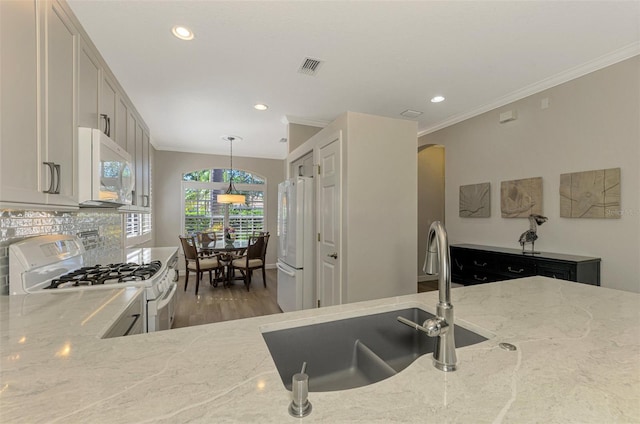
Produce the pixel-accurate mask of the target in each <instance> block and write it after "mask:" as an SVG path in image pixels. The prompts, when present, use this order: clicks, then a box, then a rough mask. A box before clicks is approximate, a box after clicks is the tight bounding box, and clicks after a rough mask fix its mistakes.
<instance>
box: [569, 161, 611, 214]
mask: <svg viewBox="0 0 640 424" xmlns="http://www.w3.org/2000/svg"><path fill="white" fill-rule="evenodd" d="M620 215H621V209H620V168H611V169H599V170H596V171H584V172H574V173H571V174H562V175H560V216H561V217H563V218H620Z"/></svg>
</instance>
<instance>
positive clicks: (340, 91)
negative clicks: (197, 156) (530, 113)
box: [68, 0, 640, 159]
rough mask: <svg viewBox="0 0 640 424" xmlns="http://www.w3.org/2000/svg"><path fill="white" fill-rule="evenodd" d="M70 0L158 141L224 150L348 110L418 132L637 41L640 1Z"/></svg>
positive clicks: (264, 148)
mask: <svg viewBox="0 0 640 424" xmlns="http://www.w3.org/2000/svg"><path fill="white" fill-rule="evenodd" d="M68 2H69V4H70V5H71V7H72V9H73V11H74V12H75V13H76V15H77V17H78V18H79V20H80V22H81V23H82V25H83V26H84V28H85V30H86V31H87V33H88V34H89V36H90V37H91V39H92V40H93V42H94V43H95V45H96V46H97V47H98V49H99V50H100V52H101V53H102V55H103V57H104V58H105V60H106V61H107V63H109V66H110V67H111V69H112V71H113V72H114V74H115V75H116V77H117V78H118V80H119V81H120V83H121V84H122V86H123V87H124V89H125V90H126V92H127V94H128V95H129V96H130V98H131V100H132V101H133V102H134V104H135V105H136V107H137V108H138V111H139V112H140V113H141V115H142V117H143V118H144V120H145V121H146V123H147V124H148V126H149V128H150V131H151V135H152V142H153V144H154V146H155V147H156V148H158V149H163V150H177V151H191V152H204V153H213V154H225V155H226V154H228V143H227V142H225V141H223V140H221V138H220V137H221V136H223V135H227V134H232V135H238V136H241V137H243V138H244V141H242V142H237V143H234V146H233V148H234V155H238V156H252V157H263V158H275V159H282V158H285V157H286V154H287V151H286V150H287V149H286V144H285V143H280V142H279V140H280V139H281V138H283V137H286V136H287V134H286V124H285V122H287V118H285V117H288V121H289V122H297V123H312V122H330V121H332V120H333V119H335V118H336V117H337V116H338V115H340V114H341V113H343V112H345V111H347V110H350V111H355V112H364V113H371V114H376V115H384V116H390V117H397V118H401V116H400V113H401V112H402V111H404V110H406V109H413V110H417V111H421V112H424V113H423V114H422V115H421V116H420V117H418V118H416V120H417V121H418V128H419V133H426V132H429V131H432V130H434V129H437V128H440V127H443V126H446V125H447V124H450V123H453V122H456V121H459V120H461V119H463V118H464V117H469V116H473V115H474V114H477V113H479V112H481V111H486V110H490V109H492V108H495V107H497V106H500V105H501V104H505V103H506V102H508V101H513V100H515V99H517V98H520V97H523V96H525V95H529V94H532V93H533V92H536V91H539V90H541V89H545V88H548V87H550V86H552V85H555V84H557V83H558V82H562V81H565V80H567V79H570V78H574V77H576V76H579V75H581V74H584V73H586V72H589V71H591V70H594V69H597V68H599V67H602V66H605V65H608V64H610V63H614V62H616V61H619V60H621V59H624V58H626V57H630V56H633V55H635V54H639V53H640V47H639V46H640V41H639V40H640V2H638V1H627V2H624V1H618V2H616V1H613V2H612V1H592V2H584V1H568V2H560V1H528V2H521V1H496V2H493V1H473V2H458V1H440V2H436V1H413V2H409V1H389V2H369V1H337V2H320V1H314V2H306V1H278V2H275V1H254V2H248V1H247V2H245V1H186V0H182V1H148V0H147V1H132V0H126V1H122V0H103V1H97V0H69V1H68ZM176 24H182V25H186V26H188V27H190V28H191V29H192V30H193V31H194V32H195V38H194V40H192V41H188V42H187V41H181V40H178V39H177V38H175V37H174V36H173V35H172V34H171V28H172V27H173V26H174V25H176ZM305 57H312V58H316V59H321V60H323V61H324V64H323V65H322V66H321V68H320V70H319V72H318V73H317V75H316V76H313V77H312V76H307V75H302V74H299V73H298V68H299V67H300V65H301V64H302V62H303V60H304V58H305ZM436 94H442V95H444V96H445V97H446V100H445V101H444V102H442V103H439V104H432V103H430V102H429V99H430V98H431V97H433V96H434V95H436ZM259 102H260V103H266V104H267V105H269V109H268V110H267V111H265V112H259V111H257V110H255V109H254V108H253V105H254V104H255V103H259Z"/></svg>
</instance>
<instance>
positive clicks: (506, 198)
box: [500, 177, 542, 218]
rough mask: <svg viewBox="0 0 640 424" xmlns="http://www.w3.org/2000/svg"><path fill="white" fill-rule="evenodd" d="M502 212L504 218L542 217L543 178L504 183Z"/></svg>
mask: <svg viewBox="0 0 640 424" xmlns="http://www.w3.org/2000/svg"><path fill="white" fill-rule="evenodd" d="M500 211H501V212H502V217H503V218H528V217H529V215H531V214H536V215H542V177H536V178H526V179H523V180H511V181H502V182H501V183H500Z"/></svg>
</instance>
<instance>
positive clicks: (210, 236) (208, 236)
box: [197, 231, 218, 247]
mask: <svg viewBox="0 0 640 424" xmlns="http://www.w3.org/2000/svg"><path fill="white" fill-rule="evenodd" d="M197 235H198V242H199V243H200V244H201V245H203V246H204V245H209V243H213V244H212V245H211V246H210V247H216V240H217V239H218V237H217V235H216V232H215V231H207V232H203V233H198V234H197Z"/></svg>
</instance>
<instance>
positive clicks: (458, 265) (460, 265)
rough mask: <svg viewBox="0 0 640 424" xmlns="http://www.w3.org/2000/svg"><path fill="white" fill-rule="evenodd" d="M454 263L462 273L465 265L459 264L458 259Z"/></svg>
mask: <svg viewBox="0 0 640 424" xmlns="http://www.w3.org/2000/svg"><path fill="white" fill-rule="evenodd" d="M453 261H454V262H455V263H456V266H457V267H458V268H460V271H462V268H463V265H462V264H461V263H460V262H458V259H454V260H453Z"/></svg>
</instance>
